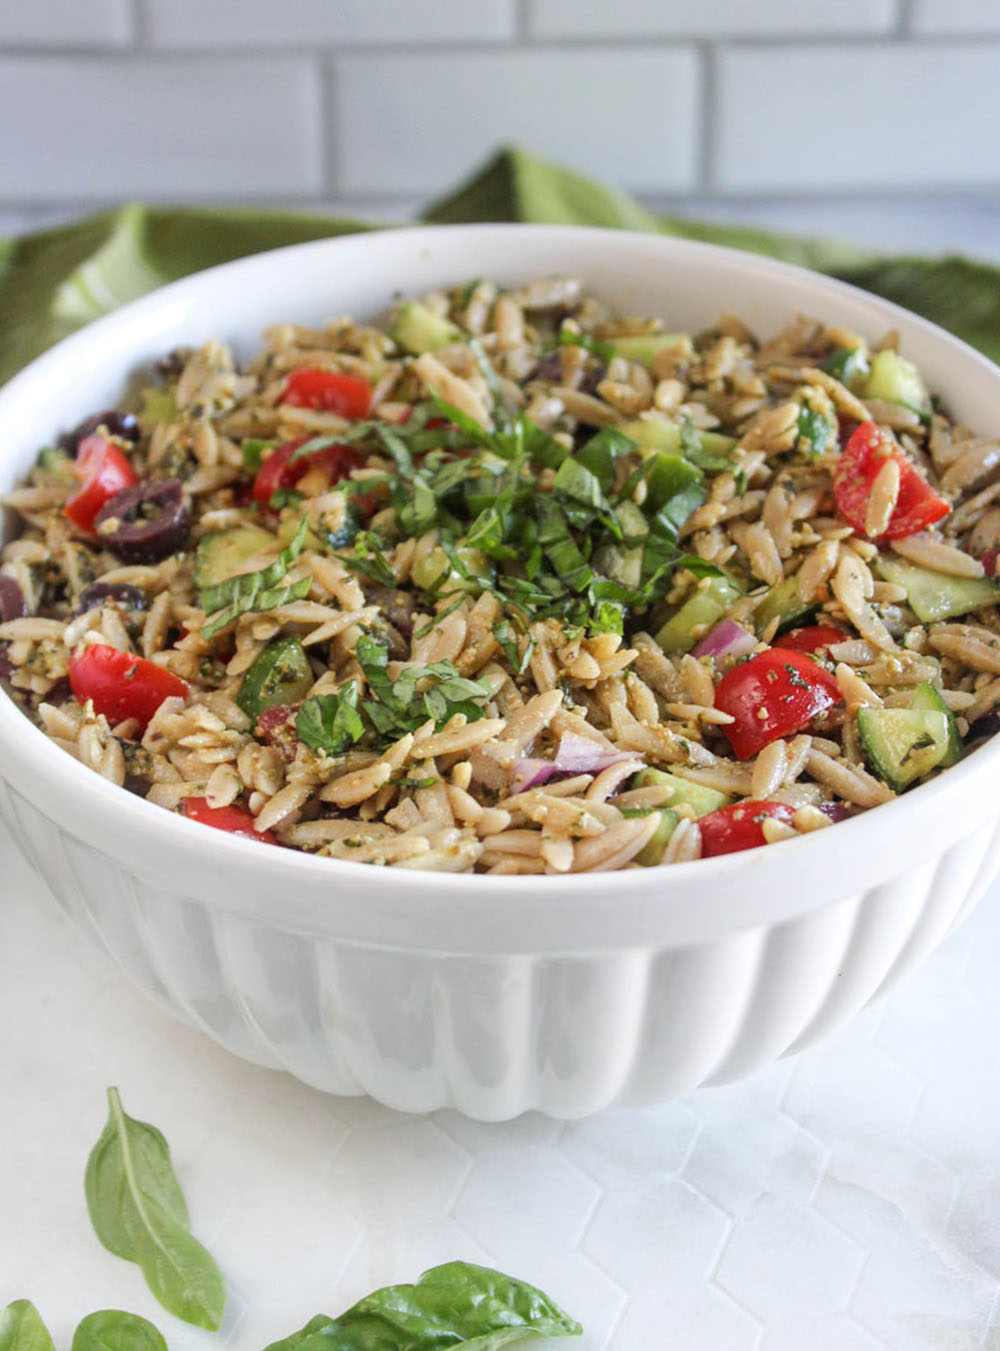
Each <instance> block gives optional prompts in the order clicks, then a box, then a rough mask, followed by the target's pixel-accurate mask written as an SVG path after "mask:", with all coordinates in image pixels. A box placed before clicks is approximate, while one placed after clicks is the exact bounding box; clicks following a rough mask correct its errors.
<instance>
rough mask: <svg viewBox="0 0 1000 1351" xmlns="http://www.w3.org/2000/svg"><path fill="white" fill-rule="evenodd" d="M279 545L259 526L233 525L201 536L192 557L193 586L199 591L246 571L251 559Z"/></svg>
mask: <svg viewBox="0 0 1000 1351" xmlns="http://www.w3.org/2000/svg"><path fill="white" fill-rule="evenodd" d="M277 544H278V541H277V540H276V539H275V537H274V536H273V535H272V534H269V533H268V531H266V530H261V528H260V526H258V525H234V526H232V527H231V529H229V530H216V531H215V532H214V533H213V534H211V535H203V536H202V538H201V540H200V541H199V543H198V549H197V551H196V553H195V557H194V584H195V586H196V587H198V589H199V591H203V590H204V589H205V588H206V587H209V586H217V585H218V583H219V582H224V581H226V579H227V578H229V577H235V576H236V574H237V573H238V572H245V571H246V564H247V563H248V562H249V560H250V559H251V558H255V557H256V556H257V554H259V553H262V552H263V551H264V550H265V549H268V548H272V549H273V548H276V546H277Z"/></svg>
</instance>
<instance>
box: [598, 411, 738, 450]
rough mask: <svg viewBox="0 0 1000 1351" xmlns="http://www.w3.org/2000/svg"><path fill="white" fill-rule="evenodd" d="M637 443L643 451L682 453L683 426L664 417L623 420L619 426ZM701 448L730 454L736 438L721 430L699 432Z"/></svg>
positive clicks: (620, 429) (621, 430)
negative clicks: (724, 434)
mask: <svg viewBox="0 0 1000 1351" xmlns="http://www.w3.org/2000/svg"><path fill="white" fill-rule="evenodd" d="M618 430H619V431H620V432H623V433H624V434H625V435H626V436H627V437H629V438H630V439H631V440H632V441H634V442H635V443H636V445H637V446H638V447H639V449H640V450H643V451H647V452H650V451H656V450H659V451H662V452H663V453H664V454H666V455H680V454H682V453H683V450H682V447H681V428H680V424H679V423H677V422H667V421H666V420H665V419H663V418H636V419H635V420H634V421H633V422H623V423H622V425H621V426H620V427H619V428H618ZM698 437H699V438H700V440H701V448H702V450H704V451H706V452H707V453H708V454H709V455H728V454H729V452H730V451H731V450H732V448H733V446H735V445H736V438H735V437H733V436H723V435H722V433H721V432H698Z"/></svg>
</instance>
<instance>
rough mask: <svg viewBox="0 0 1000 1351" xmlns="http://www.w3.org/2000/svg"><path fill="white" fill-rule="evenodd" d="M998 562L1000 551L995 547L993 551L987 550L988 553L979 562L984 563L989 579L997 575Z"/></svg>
mask: <svg viewBox="0 0 1000 1351" xmlns="http://www.w3.org/2000/svg"><path fill="white" fill-rule="evenodd" d="M998 560H1000V549H998V548H997V547H996V546H995V545H994V546H993V548H992V549H987V550H986V552H985V553H984V554H982V555H981V556H980V559H979V561H980V563H982V565H983V569H984V571H985V572H986V576H987V577H995V576H996V575H997V561H998Z"/></svg>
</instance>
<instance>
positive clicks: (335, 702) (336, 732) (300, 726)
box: [295, 680, 365, 755]
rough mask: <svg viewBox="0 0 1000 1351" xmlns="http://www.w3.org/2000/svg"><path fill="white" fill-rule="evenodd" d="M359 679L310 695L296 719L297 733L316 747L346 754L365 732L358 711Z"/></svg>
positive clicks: (329, 753) (304, 740) (319, 749)
mask: <svg viewBox="0 0 1000 1351" xmlns="http://www.w3.org/2000/svg"><path fill="white" fill-rule="evenodd" d="M359 693H360V691H359V690H358V682H357V681H356V680H349V681H348V682H347V684H346V685H343V686H341V688H340V689H339V690H337V691H336V692H335V693H334V694H314V695H313V696H312V697H311V698H309V699H306V700H305V702H304V703H303V705H302V707H301V708H300V709H299V712H298V716H297V717H296V719H295V735H296V736H297V737H298V739H299V740H300V741H303V742H305V744H306V745H307V746H311V747H312V748H313V750H316V751H325V752H326V753H327V755H342V754H343V752H344V751H346V750H347V749H348V748H349V747H350V746H353V745H354V743H355V742H356V741H359V740H360V739H361V737H363V736H364V733H365V724H364V721H363V719H362V717H361V714H360V713H359V712H358V695H359Z"/></svg>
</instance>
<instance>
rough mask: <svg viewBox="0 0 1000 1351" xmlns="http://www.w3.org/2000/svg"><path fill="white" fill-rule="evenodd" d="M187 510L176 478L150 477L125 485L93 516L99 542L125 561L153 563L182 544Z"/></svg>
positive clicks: (189, 511)
mask: <svg viewBox="0 0 1000 1351" xmlns="http://www.w3.org/2000/svg"><path fill="white" fill-rule="evenodd" d="M190 526H191V509H190V507H189V506H188V504H187V500H186V498H185V496H184V489H183V488H182V487H181V481H180V479H176V478H151V479H145V480H144V481H143V482H142V483H134V484H133V485H132V487H131V488H125V489H124V490H123V491H122V492H120V493H117V494H116V495H115V496H114V497H112V498H111V500H110V501H108V502H105V504H104V506H103V507H101V509H100V511H99V512H98V513H97V515H96V516H95V517H94V527H95V529H96V530H97V534H98V538H99V539H100V541H101V543H102V544H104V545H105V546H106V547H107V548H109V549H110V550H111V551H112V553H116V554H117V555H118V557H119V558H121V559H123V560H124V561H125V562H126V563H156V562H158V561H159V560H160V559H161V558H166V556H167V554H172V553H174V551H175V550H177V549H180V548H182V547H183V545H184V542H185V540H186V539H187V535H188V530H189V529H190Z"/></svg>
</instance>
